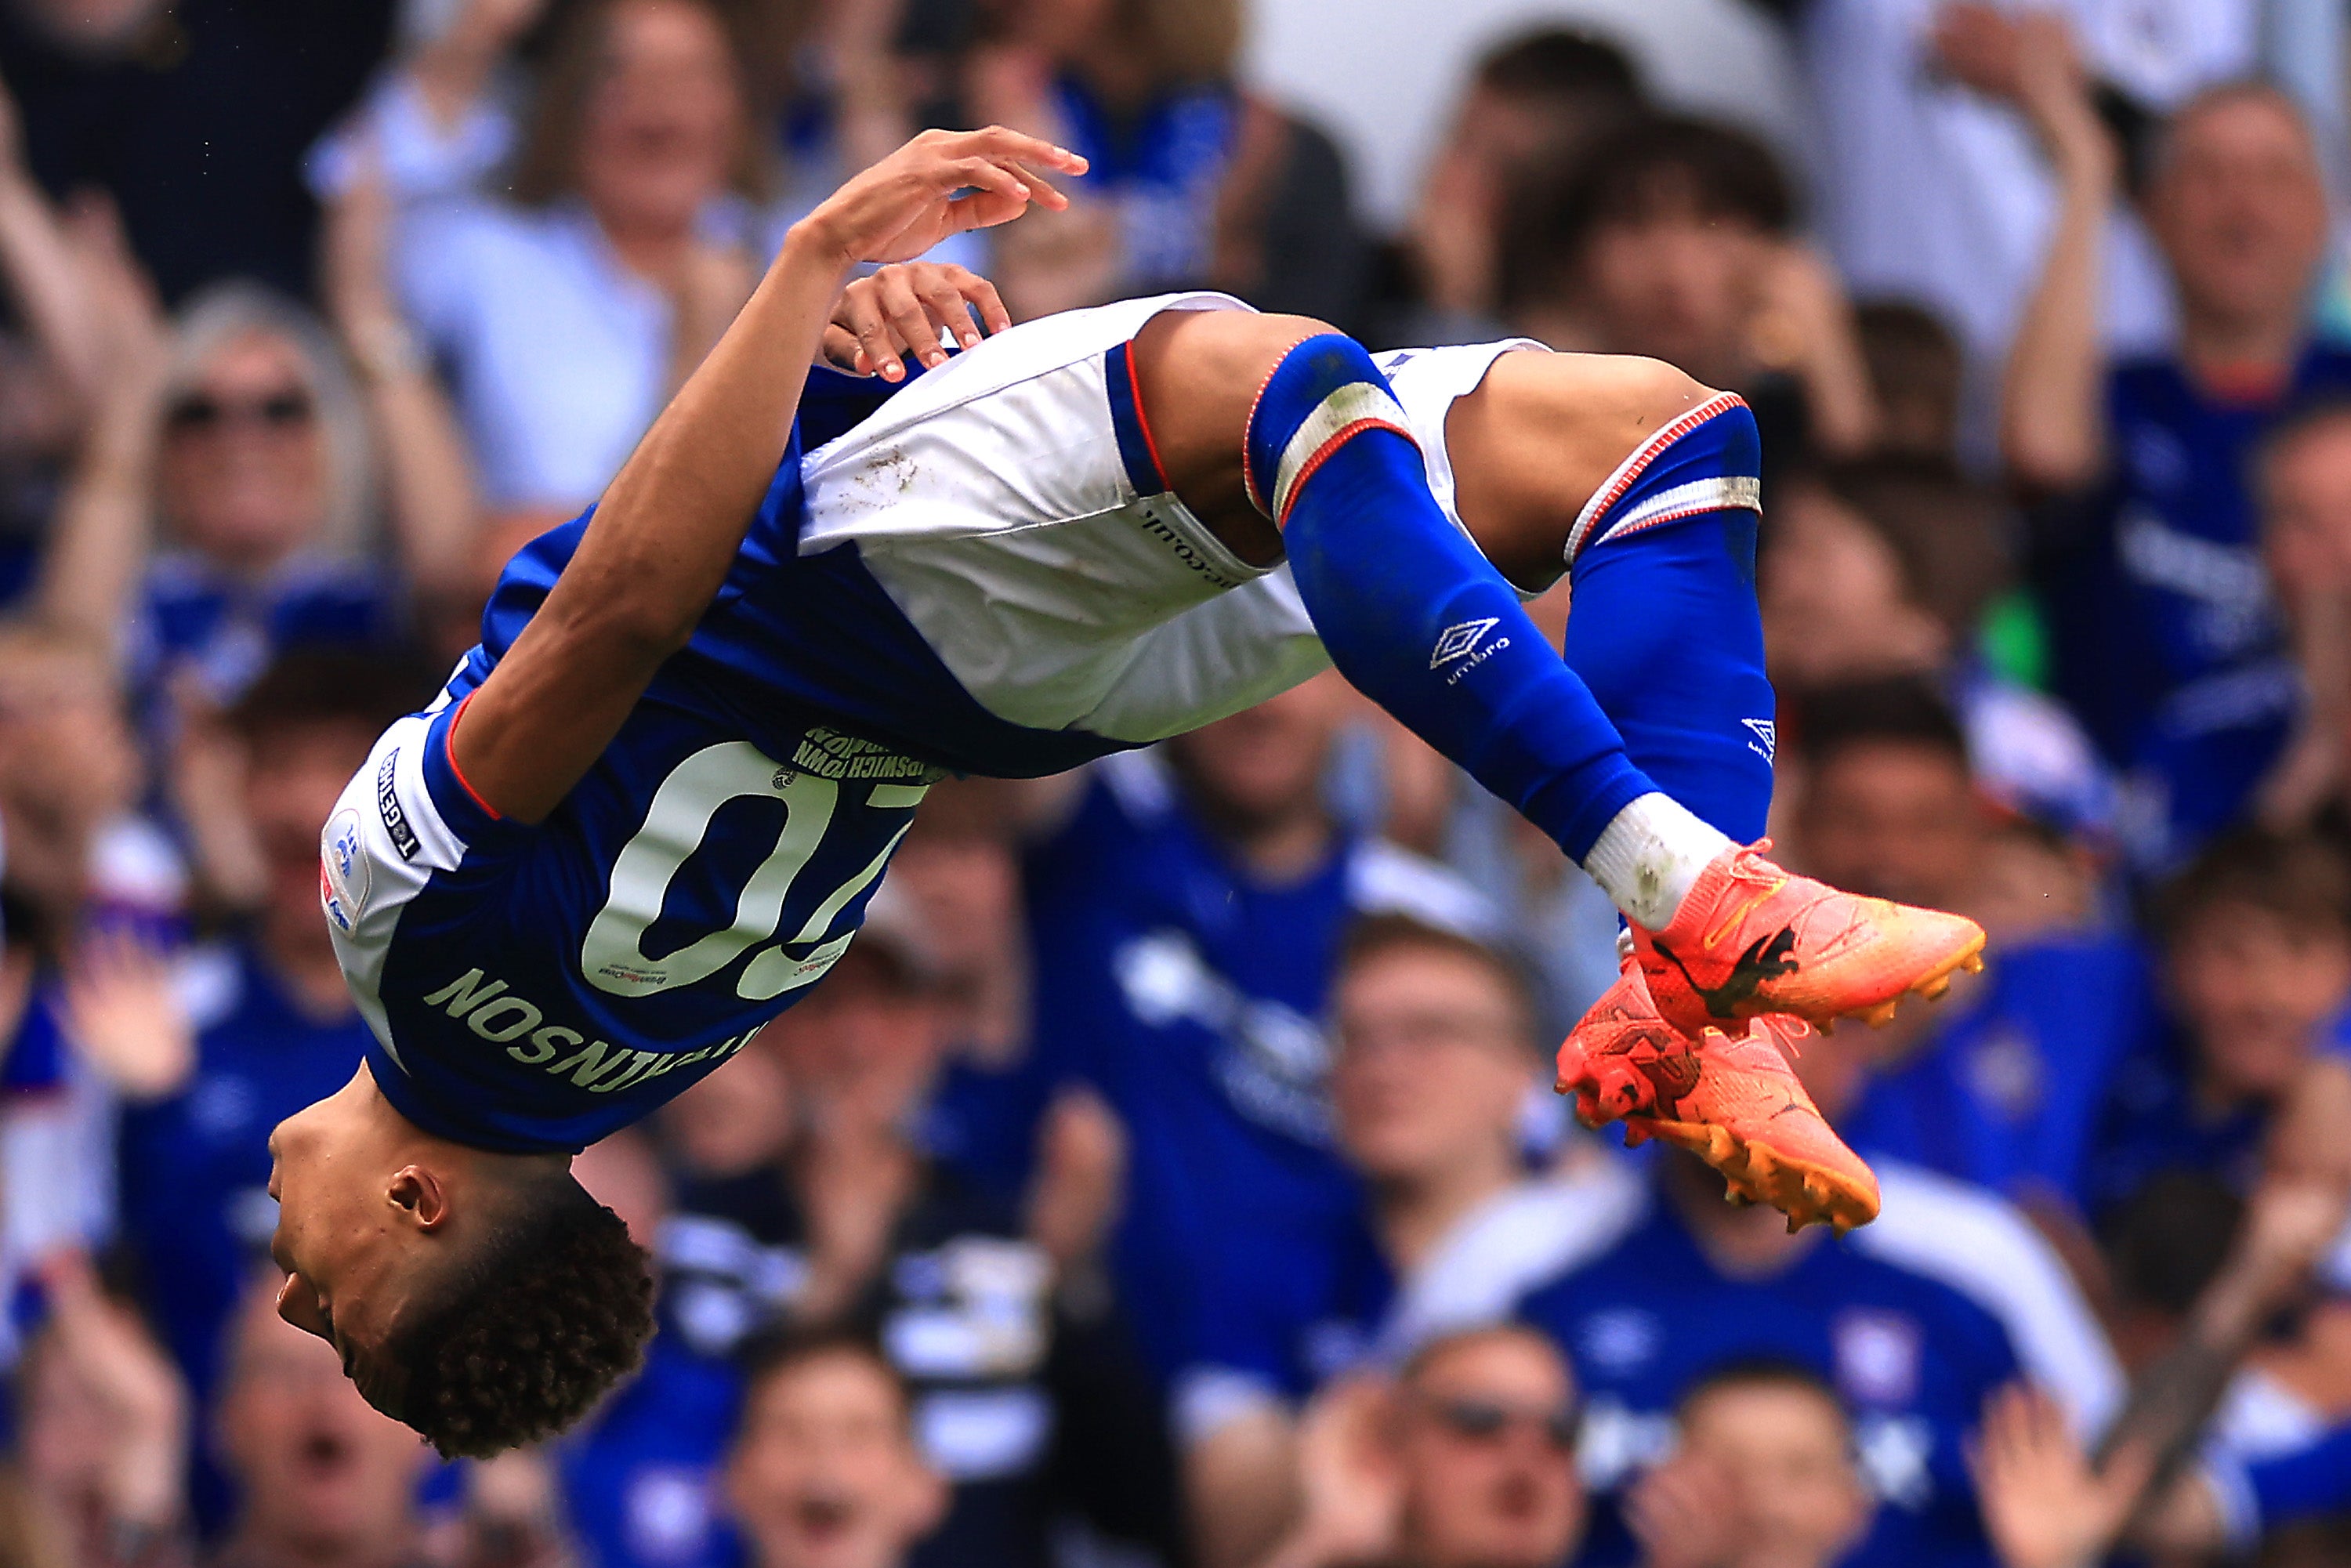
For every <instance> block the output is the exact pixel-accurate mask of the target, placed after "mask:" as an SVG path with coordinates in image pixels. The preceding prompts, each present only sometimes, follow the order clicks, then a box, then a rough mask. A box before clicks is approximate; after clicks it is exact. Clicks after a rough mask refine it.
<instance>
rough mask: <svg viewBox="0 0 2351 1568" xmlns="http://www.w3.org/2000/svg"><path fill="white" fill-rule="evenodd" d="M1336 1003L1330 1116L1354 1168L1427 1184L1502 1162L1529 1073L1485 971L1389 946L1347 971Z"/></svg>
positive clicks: (1432, 951)
mask: <svg viewBox="0 0 2351 1568" xmlns="http://www.w3.org/2000/svg"><path fill="white" fill-rule="evenodd" d="M1335 1001H1336V1013H1337V1017H1338V1026H1339V1051H1338V1057H1337V1060H1336V1061H1335V1062H1334V1063H1333V1066H1332V1076H1331V1101H1332V1111H1333V1113H1335V1114H1336V1116H1337V1118H1338V1124H1339V1138H1340V1142H1341V1143H1342V1144H1343V1145H1344V1147H1345V1149H1346V1151H1347V1155H1348V1158H1349V1159H1350V1160H1351V1161H1353V1163H1354V1165H1355V1166H1356V1167H1357V1168H1358V1169H1360V1170H1362V1171H1364V1173H1365V1174H1366V1175H1368V1176H1372V1177H1373V1178H1374V1180H1379V1179H1383V1178H1384V1179H1389V1180H1411V1179H1426V1178H1428V1177H1431V1176H1439V1175H1442V1174H1443V1173H1444V1172H1446V1171H1447V1170H1448V1169H1456V1168H1459V1167H1461V1166H1464V1165H1474V1166H1477V1167H1479V1168H1490V1167H1491V1166H1493V1165H1494V1164H1495V1162H1496V1161H1497V1160H1498V1159H1507V1158H1508V1155H1509V1151H1510V1146H1511V1140H1512V1138H1513V1136H1514V1134H1515V1132H1516V1129H1517V1126H1518V1117H1519V1110H1520V1106H1521V1105H1522V1104H1523V1103H1525V1098H1526V1093H1527V1087H1528V1084H1529V1083H1530V1082H1531V1080H1532V1077H1533V1073H1534V1065H1533V1060H1532V1058H1531V1056H1529V1054H1528V1052H1527V1050H1526V1041H1525V1026H1524V1023H1523V1021H1522V1020H1521V1019H1520V1016H1519V1011H1518V1009H1517V1008H1516V1007H1515V1006H1514V1005H1513V1003H1512V999H1511V998H1510V995H1509V993H1508V992H1507V991H1506V990H1504V988H1502V986H1501V984H1500V982H1499V980H1497V979H1496V978H1495V977H1494V976H1492V975H1490V974H1489V973H1488V972H1487V971H1486V970H1485V968H1484V967H1483V966H1481V965H1479V964H1478V963H1477V962H1475V961H1474V960H1472V959H1470V958H1468V957H1466V956H1462V955H1459V954H1456V953H1448V952H1445V951H1442V950H1440V949H1437V948H1419V947H1395V948H1390V949H1389V950H1387V951H1386V952H1384V953H1377V954H1374V955H1373V956H1370V957H1369V958H1368V959H1366V960H1365V961H1364V962H1363V963H1360V964H1358V965H1356V966H1354V967H1353V968H1352V969H1350V970H1349V971H1348V973H1347V974H1346V976H1345V977H1343V979H1342V980H1341V981H1340V985H1339V991H1338V996H1337V998H1335Z"/></svg>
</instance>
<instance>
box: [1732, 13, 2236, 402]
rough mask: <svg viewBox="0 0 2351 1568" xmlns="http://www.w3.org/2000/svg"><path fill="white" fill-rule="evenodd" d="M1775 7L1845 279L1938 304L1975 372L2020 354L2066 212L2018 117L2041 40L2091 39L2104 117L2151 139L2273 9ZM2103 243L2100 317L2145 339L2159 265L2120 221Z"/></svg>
mask: <svg viewBox="0 0 2351 1568" xmlns="http://www.w3.org/2000/svg"><path fill="white" fill-rule="evenodd" d="M1764 3H1765V4H1768V5H1771V8H1773V9H1775V10H1780V11H1782V12H1786V13H1791V14H1792V16H1793V17H1794V19H1795V20H1796V22H1797V35H1796V36H1797V40H1798V43H1799V47H1800V49H1801V51H1802V61H1803V66H1804V69H1805V73H1806V75H1807V76H1808V78H1810V81H1811V86H1812V89H1813V93H1812V99H1813V107H1814V109H1815V110H1816V112H1817V113H1818V116H1819V125H1820V129H1821V131H1822V135H1821V137H1820V140H1819V141H1818V142H1817V143H1816V145H1815V151H1816V153H1817V156H1816V158H1815V159H1814V161H1813V174H1814V176H1815V180H1816V184H1817V189H1818V191H1819V193H1820V213H1821V226H1822V231H1823V238H1824V239H1825V240H1826V242H1827V244H1828V246H1829V248H1830V250H1831V252H1832V254H1833V255H1834V256H1835V257H1836V260H1837V263H1838V266H1839V267H1841V268H1842V269H1843V271H1844V275H1845V276H1846V277H1847V278H1849V279H1850V280H1851V282H1852V284H1853V286H1854V287H1855V289H1857V290H1858V291H1860V292H1862V293H1864V294H1869V295H1876V294H1885V293H1893V294H1899V295H1902V296H1904V297H1907V298H1916V299H1918V300H1920V301H1922V302H1923V303H1925V304H1927V305H1928V306H1929V307H1930V308H1933V309H1934V310H1935V311H1936V313H1937V314H1938V315H1939V316H1941V317H1942V318H1943V319H1945V320H1947V321H1948V322H1949V323H1950V325H1951V327H1952V329H1954V330H1955V331H1956V332H1957V333H1958V335H1959V340H1960V341H1961V342H1962V343H1963V344H1965V345H1966V348H1967V352H1968V357H1969V359H1970V361H1971V363H1972V364H1973V365H1974V366H1976V367H1977V368H1978V369H1979V371H1981V370H1983V369H1987V368H1990V367H1993V366H1996V365H1997V363H1998V361H2000V360H2001V357H2002V356H2003V355H2004V354H2005V353H2006V352H2007V351H2008V347H2009V344H2010V341H2011V337H2012V335H2013V334H2014V333H2015V331H2016V330H2017V324H2018V319H2019V318H2020V316H2021V315H2022V313H2023V312H2024V311H2025V309H2026V306H2027V299H2028V297H2029V296H2030V295H2031V293H2032V278H2033V273H2034V264H2035V261H2036V259H2037V255H2038V252H2039V250H2040V247H2041V246H2042V245H2043V243H2044V240H2045V236H2046V235H2047V234H2048V232H2049V230H2050V226H2051V224H2052V222H2053V213H2054V210H2055V209H2056V207H2057V206H2058V204H2059V203H2060V200H2061V191H2062V188H2063V183H2064V180H2063V175H2062V174H2058V175H2056V176H2054V177H2053V175H2052V173H2051V172H2050V171H2049V170H2048V169H2047V168H2046V167H2045V165H2044V164H2043V162H2042V160H2041V159H2039V158H2038V157H2036V156H2035V152H2036V150H2035V148H2034V147H2033V145H2032V132H2031V131H2030V130H2029V129H2028V128H2027V127H2026V126H2025V125H2024V124H2022V123H2020V120H2019V117H2018V116H2017V115H2016V114H2015V113H2014V112H2013V111H2012V110H2011V108H2010V107H2009V104H2010V101H2011V100H2012V99H2013V98H2014V96H2015V90H2016V89H2015V79H2016V76H2017V74H2018V70H2019V61H2020V57H2021V56H2022V55H2023V54H2025V53H2026V52H2027V51H2028V50H2029V49H2030V48H2031V47H2032V46H2033V44H2034V42H2035V41H2036V39H2037V38H2038V37H2041V36H2042V30H2043V29H2056V30H2058V31H2059V32H2060V33H2061V34H2062V32H2063V30H2064V29H2065V28H2067V27H2068V26H2070V27H2072V28H2074V29H2075V30H2076V31H2077V33H2078V35H2079V37H2080V39H2081V47H2082V50H2083V52H2084V53H2085V55H2086V56H2087V62H2086V64H2087V68H2088V70H2089V72H2090V74H2091V75H2093V76H2094V77H2095V78H2096V81H2097V89H2098V93H2099V98H2100V101H2101V104H2102V107H2104V106H2111V113H2112V115H2113V117H2114V119H2115V120H2116V121H2117V122H2118V123H2122V124H2126V125H2129V126H2132V127H2134V128H2137V134H2138V135H2141V136H2143V135H2144V134H2145V132H2146V131H2147V129H2150V128H2151V127H2152V126H2153V125H2154V124H2155V123H2156V122H2157V121H2158V120H2159V118H2160V117H2161V116H2163V115H2165V114H2168V113H2170V112H2171V111H2173V110H2176V109H2177V108H2178V107H2179V105H2180V104H2181V103H2182V102H2183V101H2184V100H2186V99H2188V98H2189V97H2190V96H2192V95H2193V94H2195V93H2197V92H2199V91H2200V90H2202V89H2205V88H2208V87H2210V86H2211V85H2213V84H2215V83H2218V82H2226V81H2231V80H2235V79H2238V78H2242V77H2244V76H2246V75H2248V74H2249V73H2251V72H2252V70H2253V69H2254V68H2255V63H2256V52H2257V46H2258V45H2259V44H2260V43H2261V42H2262V20H2261V17H2262V7H2261V6H2258V5H2246V4H2240V3H2238V0H2222V3H2220V4H2216V5H2194V6H2192V7H2186V8H2182V9H2179V10H2175V11H2168V12H2166V13H2165V17H2166V20H2165V21H2164V22H2163V23H2161V24H2158V25H2154V26H2150V25H2149V21H2150V16H2151V14H2150V13H2149V12H2147V11H2146V10H2145V9H2144V8H2142V7H2140V6H2138V5H2135V4H2134V3H2133V0H2065V3H2064V4H2063V5H2046V6H2043V5H2032V6H2010V5H1999V4H1979V3H1975V0H1911V3H1907V4H1892V5H1888V4H1880V3H1878V0H1764ZM2105 244H2106V248H2107V250H2108V252H2109V254H2110V255H2111V256H2112V258H2113V264H2114V265H2113V267H2112V268H2111V271H2112V273H2113V277H2112V280H2111V282H2110V283H2109V284H2108V286H2107V287H2105V289H2104V290H2103V291H2102V296H2101V298H2100V301H2099V302H2100V305H2101V307H2102V310H2101V313H2102V315H2103V316H2104V318H2105V321H2106V322H2107V323H2108V328H2109V330H2110V331H2112V332H2114V333H2116V334H2117V335H2119V336H2121V337H2123V338H2125V339H2126V340H2133V341H2138V340H2145V338H2147V336H2148V335H2149V334H2152V333H2155V332H2158V331H2159V330H2160V329H2161V324H2162V321H2163V319H2164V316H2165V310H2166V304H2167V302H2166V300H2165V298H2164V294H2165V290H2164V286H2163V280H2162V277H2161V275H2160V267H2159V266H2158V263H2157V262H2156V261H2155V260H2154V259H2153V258H2152V257H2151V256H2148V255H2147V251H2148V248H2149V247H2148V246H2147V240H2146V236H2145V235H2144V234H2143V233H2141V232H2138V231H2137V229H2136V228H2135V227H2134V226H2132V225H2127V224H2122V223H2117V224H2115V225H2112V227H2111V228H2110V230H2109V232H2108V234H2107V237H2106V240H2105ZM1984 379H1986V380H1989V379H1990V378H1989V377H1986V378H1984ZM1982 390H1983V391H1984V392H1987V393H1988V392H1990V390H1991V389H1990V388H1989V387H1988V386H1987V387H1985V388H1983V389H1982ZM1975 401H1976V400H1974V399H1970V402H1975ZM1984 401H1985V402H1988V401H1989V399H1988V398H1986V399H1985V400H1984ZM1969 423H1970V424H1971V425H1973V424H1975V423H1978V422H1977V421H1976V420H1975V419H1973V418H1971V419H1970V422H1969Z"/></svg>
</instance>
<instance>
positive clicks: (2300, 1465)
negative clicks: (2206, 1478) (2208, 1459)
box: [2215, 1427, 2351, 1549]
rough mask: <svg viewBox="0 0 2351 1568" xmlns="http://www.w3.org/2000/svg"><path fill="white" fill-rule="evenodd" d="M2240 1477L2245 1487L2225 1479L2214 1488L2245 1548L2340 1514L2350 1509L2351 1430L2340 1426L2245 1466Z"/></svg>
mask: <svg viewBox="0 0 2351 1568" xmlns="http://www.w3.org/2000/svg"><path fill="white" fill-rule="evenodd" d="M2238 1474H2239V1476H2240V1477H2241V1487H2240V1488H2232V1487H2230V1486H2229V1485H2227V1484H2226V1482H2225V1480H2224V1481H2222V1484H2220V1485H2219V1486H2217V1487H2216V1488H2215V1490H2217V1491H2218V1492H2219V1493H2220V1497H2221V1500H2222V1512H2223V1514H2224V1515H2225V1516H2229V1517H2230V1522H2231V1525H2233V1526H2234V1527H2235V1529H2234V1530H2233V1531H2232V1533H2233V1534H2236V1535H2238V1536H2239V1537H2240V1540H2239V1542H2238V1544H2240V1545H2241V1546H2242V1547H2244V1548H2246V1549H2250V1548H2251V1547H2252V1545H2253V1544H2254V1543H2255V1538H2256V1537H2257V1536H2258V1535H2259V1534H2260V1533H2261V1532H2263V1531H2271V1530H2277V1529H2282V1528H2283V1527H2284V1526H2287V1525H2290V1524H2296V1523H2300V1522H2301V1521H2304V1520H2306V1519H2311V1518H2314V1517H2317V1516H2319V1515H2322V1514H2330V1513H2341V1512H2343V1511H2345V1510H2346V1509H2351V1427H2335V1429H2334V1430H2333V1431H2331V1432H2329V1433H2327V1434H2326V1436H2325V1437H2321V1438H2319V1439H2318V1441H2316V1442H2315V1443H2313V1444H2311V1445H2310V1446H2309V1447H2307V1448H2297V1449H2294V1451H2292V1452H2290V1453H2284V1454H2279V1455H2277V1456H2276V1457H2274V1458H2266V1459H2262V1460H2259V1461H2257V1462H2255V1463H2252V1464H2249V1465H2246V1466H2244V1467H2243V1469H2242V1470H2241V1471H2240V1472H2238ZM2216 1479H2220V1478H2217V1477H2216ZM2231 1505H2234V1506H2231Z"/></svg>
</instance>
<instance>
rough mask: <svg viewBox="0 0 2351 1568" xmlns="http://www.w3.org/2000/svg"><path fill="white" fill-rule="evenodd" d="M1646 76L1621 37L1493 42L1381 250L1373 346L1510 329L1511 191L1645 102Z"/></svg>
mask: <svg viewBox="0 0 2351 1568" xmlns="http://www.w3.org/2000/svg"><path fill="white" fill-rule="evenodd" d="M1641 107H1642V96H1641V81H1640V77H1639V74H1638V73H1637V72H1636V71H1635V68H1634V66H1633V63H1632V61H1631V60H1629V59H1627V58H1626V57H1625V52H1624V51H1623V50H1622V49H1620V48H1618V47H1616V46H1615V45H1614V44H1611V43H1608V42H1605V41H1604V40H1602V39H1599V38H1594V37H1587V36H1586V35H1584V34H1582V33H1575V32H1570V31H1568V30H1566V29H1564V28H1559V27H1544V28H1539V29H1537V30H1535V31H1533V32H1530V33H1523V34H1520V35H1519V36H1517V37H1511V38H1508V39H1505V40H1504V41H1503V42H1501V43H1499V44H1497V45H1495V46H1494V47H1492V48H1490V49H1489V50H1487V51H1486V53H1485V55H1484V56H1483V57H1481V58H1480V59H1479V61H1478V64H1477V66H1476V68H1474V69H1473V70H1472V71H1471V73H1470V77H1469V85H1468V89H1466V90H1465V91H1464V92H1463V94H1462V96H1461V101H1460V103H1459V105H1458V106H1457V107H1456V109H1455V110H1454V111H1453V119H1452V121H1451V123H1450V124H1449V126H1448V127H1447V131H1446V135H1445V140H1444V141H1443V142H1442V143H1441V144H1440V145H1439V146H1438V147H1437V151H1436V152H1435V153H1434V154H1433V155H1432V156H1431V157H1430V159H1429V161H1428V166H1427V169H1426V172H1424V173H1423V175H1422V176H1421V182H1420V200H1419V202H1418V204H1416V206H1415V207H1414V209H1413V212H1412V215H1411V218H1410V220H1409V223H1408V226H1407V228H1406V231H1405V238H1404V239H1403V240H1402V241H1401V242H1400V243H1399V244H1397V245H1395V246H1391V247H1388V249H1387V250H1386V251H1385V252H1384V255H1383V257H1382V269H1383V272H1384V276H1383V277H1381V278H1380V280H1379V284H1378V291H1379V297H1378V298H1375V300H1374V319H1373V322H1372V332H1373V338H1374V340H1376V341H1375V342H1374V347H1385V346H1388V345H1392V344H1393V345H1404V344H1410V345H1416V346H1423V347H1426V346H1427V345H1431V344H1441V343H1474V342H1481V341H1484V340H1488V339H1491V338H1499V337H1500V336H1502V335H1503V334H1502V326H1501V318H1500V314H1499V312H1500V305H1501V300H1500V284H1501V249H1502V239H1503V232H1504V228H1505V226H1506V222H1507V214H1509V213H1510V210H1511V208H1510V202H1511V198H1512V197H1513V196H1514V195H1515V194H1516V193H1517V192H1518V191H1519V189H1520V187H1521V186H1522V185H1524V184H1525V183H1527V182H1528V180H1529V178H1530V177H1531V176H1532V175H1534V174H1536V173H1537V172H1539V170H1540V169H1541V167H1542V166H1543V165H1545V164H1560V163H1572V162H1574V160H1575V159H1576V158H1577V156H1578V155H1579V154H1580V153H1581V152H1582V151H1583V148H1584V147H1585V146H1586V145H1588V144H1589V143H1590V142H1591V141H1593V140H1594V139H1595V138H1596V137H1598V136H1599V135H1601V134H1602V133H1603V132H1604V131H1608V130H1609V129H1610V128H1612V127H1613V126H1614V125H1616V124H1618V123H1619V122H1621V121H1623V120H1627V119H1630V118H1631V117H1632V116H1633V115H1635V114H1636V113H1638V112H1639V111H1640V109H1641Z"/></svg>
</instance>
